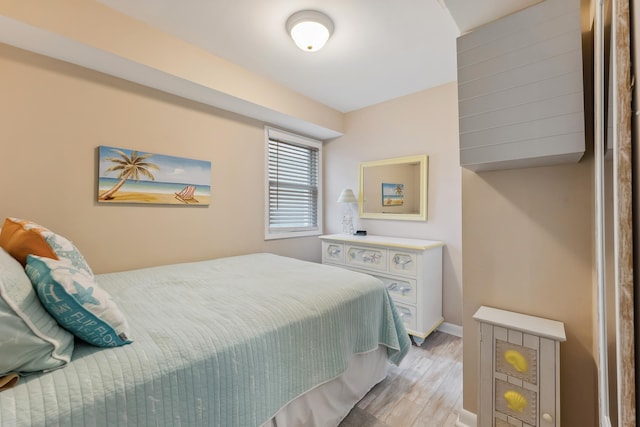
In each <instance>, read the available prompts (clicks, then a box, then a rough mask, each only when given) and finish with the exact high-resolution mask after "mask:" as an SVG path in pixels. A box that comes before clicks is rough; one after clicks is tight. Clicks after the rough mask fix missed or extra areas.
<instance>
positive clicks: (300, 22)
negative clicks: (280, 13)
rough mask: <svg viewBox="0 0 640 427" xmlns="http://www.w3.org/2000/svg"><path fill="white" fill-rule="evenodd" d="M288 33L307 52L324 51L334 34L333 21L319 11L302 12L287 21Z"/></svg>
mask: <svg viewBox="0 0 640 427" xmlns="http://www.w3.org/2000/svg"><path fill="white" fill-rule="evenodd" d="M287 32H288V33H289V34H290V35H291V38H292V39H293V41H294V42H295V43H296V45H297V46H298V47H299V48H300V49H302V50H304V51H305V52H315V51H317V50H320V49H322V47H323V46H324V44H325V43H326V42H327V40H329V37H330V36H331V33H333V21H331V18H329V17H328V16H327V15H325V14H324V13H322V12H318V11H317V10H301V11H300V12H296V13H294V14H293V15H291V16H290V17H289V19H287Z"/></svg>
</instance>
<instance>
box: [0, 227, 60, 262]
mask: <svg viewBox="0 0 640 427" xmlns="http://www.w3.org/2000/svg"><path fill="white" fill-rule="evenodd" d="M43 231H49V230H47V229H46V228H44V227H42V226H39V225H37V224H34V223H33V222H31V221H22V220H18V219H16V218H7V219H5V220H4V224H2V229H1V230H0V247H2V248H4V250H5V251H7V252H8V253H9V254H10V255H11V256H12V257H14V258H15V259H17V260H18V262H20V264H22V266H23V267H24V266H25V265H26V264H27V255H29V254H32V255H38V256H42V257H46V258H53V259H59V258H58V256H57V255H56V253H55V252H54V251H53V249H52V248H51V246H50V245H49V243H47V241H46V240H45V239H44V236H43V235H42V232H43Z"/></svg>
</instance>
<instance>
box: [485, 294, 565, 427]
mask: <svg viewBox="0 0 640 427" xmlns="http://www.w3.org/2000/svg"><path fill="white" fill-rule="evenodd" d="M473 318H474V319H476V320H477V321H478V322H479V325H480V334H479V336H480V382H479V390H478V391H479V401H480V406H479V408H478V427H559V426H560V342H563V341H566V336H565V331H564V325H563V324H562V323H561V322H557V321H554V320H549V319H542V318H539V317H534V316H528V315H525V314H520V313H514V312H511V311H505V310H499V309H496V308H491V307H484V306H482V307H480V308H479V309H478V311H477V312H476V313H475V314H474V315H473Z"/></svg>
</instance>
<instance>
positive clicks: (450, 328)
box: [437, 322, 462, 338]
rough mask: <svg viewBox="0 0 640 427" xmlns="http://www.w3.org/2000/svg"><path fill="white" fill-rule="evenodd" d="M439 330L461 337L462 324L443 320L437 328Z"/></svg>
mask: <svg viewBox="0 0 640 427" xmlns="http://www.w3.org/2000/svg"><path fill="white" fill-rule="evenodd" d="M437 329H438V330H439V331H440V332H444V333H445V334H449V335H453V336H456V337H460V338H462V326H458V325H454V324H453V323H448V322H443V323H442V324H441V325H440V326H438V328H437Z"/></svg>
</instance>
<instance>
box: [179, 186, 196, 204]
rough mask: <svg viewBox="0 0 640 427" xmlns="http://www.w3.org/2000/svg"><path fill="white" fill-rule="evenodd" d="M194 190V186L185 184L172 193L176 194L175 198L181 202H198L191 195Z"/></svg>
mask: <svg viewBox="0 0 640 427" xmlns="http://www.w3.org/2000/svg"><path fill="white" fill-rule="evenodd" d="M195 192H196V187H194V186H193V185H187V186H186V187H184V188H183V189H182V191H180V192H179V193H174V194H175V195H176V199H178V200H180V201H181V202H183V203H200V202H198V200H197V199H196V198H195V197H193V193H195Z"/></svg>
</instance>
